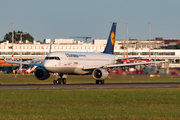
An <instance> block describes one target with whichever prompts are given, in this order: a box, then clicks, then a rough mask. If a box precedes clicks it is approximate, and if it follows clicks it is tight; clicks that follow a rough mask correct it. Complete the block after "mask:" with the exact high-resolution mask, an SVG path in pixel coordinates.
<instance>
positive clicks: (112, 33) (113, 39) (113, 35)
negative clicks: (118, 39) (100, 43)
mask: <svg viewBox="0 0 180 120" xmlns="http://www.w3.org/2000/svg"><path fill="white" fill-rule="evenodd" d="M114 41H115V34H114V32H111V44H112V45H114Z"/></svg>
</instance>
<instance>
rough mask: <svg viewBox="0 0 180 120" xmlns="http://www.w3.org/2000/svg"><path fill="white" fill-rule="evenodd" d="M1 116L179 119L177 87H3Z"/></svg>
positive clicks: (46, 119)
mask: <svg viewBox="0 0 180 120" xmlns="http://www.w3.org/2000/svg"><path fill="white" fill-rule="evenodd" d="M0 96H1V99H0V116H1V118H0V119H3V120H4V119H8V120H14V119H17V120H22V119H26V120H39V119H43V120H49V119H51V120H52V119H67V120H71V119H75V120H82V119H83V120H85V119H89V120H91V119H96V120H119V119H126V120H132V119H134V120H156V119H157V120H162V119H164V120H174V119H177V120H179V119H180V88H165V89H161V88H159V89H113V90H112V89H101V90H99V89H98V90H88V89H86V90H83V89H74V90H13V91H8V90H2V91H0Z"/></svg>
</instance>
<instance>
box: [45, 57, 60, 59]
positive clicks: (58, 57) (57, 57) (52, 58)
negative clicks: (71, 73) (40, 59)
mask: <svg viewBox="0 0 180 120" xmlns="http://www.w3.org/2000/svg"><path fill="white" fill-rule="evenodd" d="M45 59H46V60H60V58H59V57H46V58H45Z"/></svg>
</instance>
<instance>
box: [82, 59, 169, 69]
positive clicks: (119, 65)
mask: <svg viewBox="0 0 180 120" xmlns="http://www.w3.org/2000/svg"><path fill="white" fill-rule="evenodd" d="M160 62H167V61H156V62H141V63H126V64H113V65H105V66H84V67H83V70H92V69H96V68H114V67H124V66H132V65H146V64H155V63H160Z"/></svg>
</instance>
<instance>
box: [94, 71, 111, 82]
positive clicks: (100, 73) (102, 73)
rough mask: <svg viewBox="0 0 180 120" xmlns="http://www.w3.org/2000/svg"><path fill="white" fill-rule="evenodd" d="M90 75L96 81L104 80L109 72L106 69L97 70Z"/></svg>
mask: <svg viewBox="0 0 180 120" xmlns="http://www.w3.org/2000/svg"><path fill="white" fill-rule="evenodd" d="M92 75H93V77H94V79H96V80H104V79H106V78H107V77H108V75H109V72H108V71H107V70H106V69H102V68H97V69H95V70H94V71H93V73H92Z"/></svg>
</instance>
